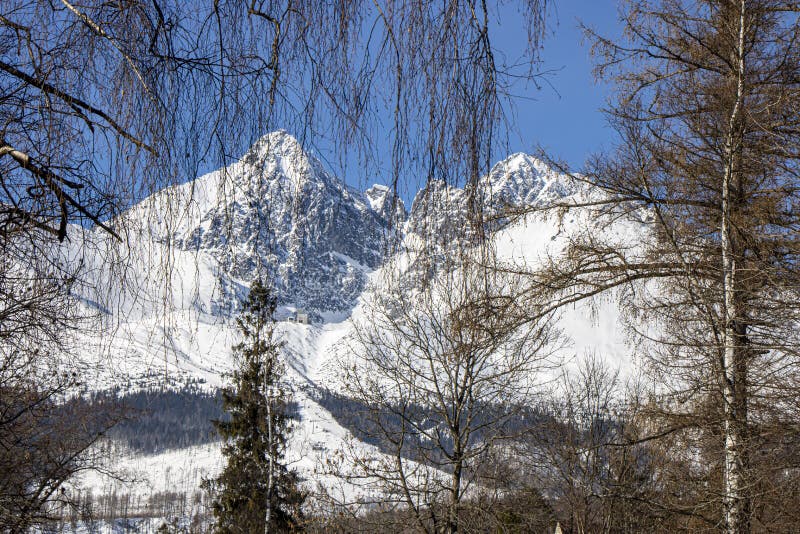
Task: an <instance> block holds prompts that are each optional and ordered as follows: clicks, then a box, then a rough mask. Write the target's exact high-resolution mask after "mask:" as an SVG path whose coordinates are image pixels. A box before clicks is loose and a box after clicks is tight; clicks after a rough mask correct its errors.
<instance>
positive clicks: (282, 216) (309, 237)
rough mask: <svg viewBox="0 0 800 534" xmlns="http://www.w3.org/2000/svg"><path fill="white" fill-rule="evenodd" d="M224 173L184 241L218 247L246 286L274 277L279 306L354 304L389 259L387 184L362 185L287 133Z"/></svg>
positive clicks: (319, 308) (225, 266)
mask: <svg viewBox="0 0 800 534" xmlns="http://www.w3.org/2000/svg"><path fill="white" fill-rule="evenodd" d="M220 172H221V173H226V174H227V176H225V177H224V178H223V177H222V176H221V175H220V176H218V177H216V179H215V180H208V181H209V182H210V183H208V184H204V185H206V186H211V187H215V188H217V191H216V192H215V193H214V194H213V195H207V196H209V198H211V197H213V198H214V199H215V201H214V202H209V205H208V206H204V207H202V208H201V212H202V213H201V215H200V217H199V221H198V222H197V224H195V225H193V226H192V227H190V228H188V229H186V230H185V231H184V232H183V235H181V236H178V237H177V239H176V241H177V242H178V243H179V246H181V247H183V248H185V249H189V250H202V251H206V252H209V253H211V254H212V255H213V256H215V257H216V258H217V259H218V261H219V262H220V267H221V270H222V271H223V272H226V273H228V274H229V275H230V276H231V277H233V278H235V279H238V280H241V281H243V282H249V281H251V280H252V279H254V278H255V277H256V276H257V275H258V274H259V273H261V274H265V273H268V274H269V275H271V276H273V278H274V281H275V284H276V286H277V290H278V296H279V301H280V303H281V304H284V305H292V306H296V307H299V308H304V309H307V310H308V311H309V312H310V313H311V314H312V315H315V316H318V315H319V314H320V313H322V312H326V311H333V312H337V311H345V310H349V309H351V308H352V306H353V305H354V303H355V301H356V298H357V297H358V295H359V294H360V293H361V292H362V291H363V289H364V286H365V284H366V274H367V272H369V271H370V270H372V269H375V268H377V267H379V266H380V264H381V261H382V251H383V250H384V248H385V247H384V246H383V239H384V236H385V234H386V232H387V230H388V228H389V224H390V219H391V216H392V215H391V210H392V201H391V197H390V194H389V190H388V189H387V188H383V187H382V186H377V187H373V188H372V189H370V191H369V192H368V195H366V196H365V195H364V194H362V193H360V192H358V191H355V190H354V189H352V188H350V187H348V186H346V185H345V184H344V183H343V182H341V181H340V180H338V179H336V178H335V177H333V176H331V175H330V174H328V173H327V172H326V171H325V170H324V169H323V167H322V164H321V163H320V162H319V161H318V160H316V159H315V158H313V157H312V156H310V155H308V154H307V153H306V152H305V151H304V150H303V149H302V147H301V146H300V144H299V143H298V142H297V141H296V140H295V139H294V138H293V137H291V136H290V135H289V134H287V133H286V132H282V131H280V132H274V133H272V134H269V135H267V136H265V137H263V138H262V139H260V140H259V141H258V142H257V143H256V144H255V145H253V147H252V148H251V149H250V151H248V153H247V154H246V155H245V156H244V157H243V158H242V159H241V161H239V162H238V163H236V164H233V165H231V166H229V167H228V168H227V169H225V170H224V171H220ZM381 192H382V193H383V194H382V195H381V194H379V193H381ZM395 205H397V204H396V203H395ZM400 209H401V210H402V207H400ZM395 224H396V223H395Z"/></svg>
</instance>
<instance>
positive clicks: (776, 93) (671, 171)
mask: <svg viewBox="0 0 800 534" xmlns="http://www.w3.org/2000/svg"><path fill="white" fill-rule="evenodd" d="M798 13H800V4H798V3H796V2H784V1H773V0H736V1H733V0H731V1H699V2H688V1H687V2H683V1H664V2H661V1H631V2H628V3H627V7H626V9H625V11H624V17H625V18H624V21H625V31H626V33H625V38H624V40H621V41H618V42H614V41H610V40H607V39H603V38H601V37H599V36H596V35H594V34H591V32H590V34H591V36H592V37H593V39H594V41H595V50H596V51H597V53H598V54H599V57H600V62H601V63H600V67H599V68H598V74H599V75H600V76H601V77H602V78H604V79H607V80H611V81H613V82H614V83H615V84H616V99H615V102H614V104H613V105H612V107H611V108H610V110H609V117H610V120H611V122H612V124H613V125H614V126H615V128H616V129H617V131H618V132H619V135H620V137H621V140H620V143H619V145H618V148H617V150H616V151H615V152H614V153H612V154H610V155H607V156H601V157H597V158H595V159H594V160H592V161H591V163H590V165H589V166H588V168H587V169H586V171H585V173H584V174H583V175H581V176H576V178H577V179H579V180H583V181H585V182H588V183H589V184H591V185H592V186H594V187H598V188H600V189H601V190H602V192H603V195H602V197H597V196H595V197H592V199H591V200H590V201H586V202H584V201H574V199H573V200H570V201H567V202H563V203H560V205H557V206H555V208H557V209H564V210H567V211H569V210H572V209H590V210H593V211H594V213H595V214H597V221H598V224H600V225H602V224H603V221H606V223H607V222H608V221H612V220H616V219H619V218H621V217H623V218H624V217H626V216H629V215H635V216H637V217H640V216H641V214H642V213H646V214H648V215H649V216H652V218H653V222H652V224H651V225H650V228H651V229H652V237H651V238H646V239H644V242H642V243H638V244H635V245H633V246H632V245H631V244H630V243H627V244H626V243H622V242H621V241H619V240H615V238H614V237H613V233H612V234H606V233H603V232H602V231H600V230H598V231H597V232H594V233H592V234H585V235H583V236H581V237H580V238H578V239H574V240H573V242H572V243H571V244H570V246H569V247H568V249H567V251H566V253H565V254H564V255H563V257H561V258H559V260H558V261H557V262H554V263H552V264H551V265H549V268H548V269H545V270H542V271H539V272H537V273H530V277H529V282H530V286H529V289H530V291H531V294H536V295H537V298H538V297H542V296H543V295H545V294H549V295H558V297H557V299H556V303H557V305H562V304H564V303H568V302H574V301H576V300H580V299H583V298H588V297H590V296H592V295H596V294H599V293H601V292H604V291H607V290H609V289H611V288H615V287H616V288H624V289H623V291H626V294H627V296H628V297H629V298H627V299H625V301H624V302H625V305H626V306H628V307H629V309H630V310H631V313H633V314H636V315H637V320H638V321H640V322H639V324H645V325H647V326H646V327H645V328H636V327H634V329H633V330H635V331H636V330H638V331H636V332H635V333H636V334H637V335H638V337H639V339H640V340H645V341H647V342H648V343H647V347H648V348H647V354H646V356H648V358H647V361H648V364H649V367H650V369H651V371H653V377H654V380H656V381H657V386H656V387H655V390H656V393H657V395H658V397H659V405H660V406H661V409H662V415H664V417H663V418H660V419H659V421H660V422H661V424H660V426H659V427H658V428H657V429H652V430H653V436H661V437H663V436H665V435H671V436H672V437H674V434H680V435H682V436H683V438H684V441H683V443H684V444H688V443H689V442H690V441H692V437H695V436H697V435H698V434H696V433H697V432H700V433H701V434H702V435H704V436H705V439H706V440H709V441H706V443H707V444H709V445H711V444H712V443H713V446H712V447H711V448H712V449H715V450H717V451H718V453H719V454H717V455H709V456H703V457H702V460H697V458H696V459H695V461H699V462H700V464H701V465H700V466H699V467H700V468H701V469H706V470H707V471H708V472H710V471H714V470H718V473H720V474H721V475H720V476H719V477H716V478H715V479H714V480H711V479H705V481H704V482H703V483H702V484H705V488H706V491H705V493H704V496H703V497H702V499H703V500H704V501H705V503H706V505H707V506H704V507H699V506H695V508H694V511H696V512H697V515H698V516H701V517H702V520H704V521H706V522H707V523H708V524H711V525H720V526H721V528H722V529H723V530H725V531H727V532H731V533H734V532H749V531H750V528H751V524H752V523H751V522H752V521H755V524H759V525H768V524H769V521H770V518H769V517H767V516H765V515H764V514H763V513H762V512H761V511H760V506H759V505H755V504H754V503H756V502H758V501H759V499H760V498H762V497H763V496H765V495H766V494H764V493H762V488H763V487H764V483H765V481H769V482H770V484H781V483H782V481H783V482H787V483H788V481H790V480H792V479H793V475H791V474H790V473H793V469H794V467H793V466H792V465H791V464H790V463H786V464H783V465H780V466H779V465H777V464H776V465H773V467H772V469H770V470H768V471H760V470H759V469H755V466H754V464H753V461H754V458H756V457H759V456H760V455H762V454H767V451H768V450H769V449H770V448H771V446H770V445H768V444H769V443H774V439H775V438H774V436H775V432H777V433H778V435H780V436H781V438H779V441H781V440H790V441H793V440H794V439H795V436H796V431H795V429H796V413H797V412H796V410H795V409H794V400H793V399H794V398H795V396H796V393H797V385H798V382H797V373H798V370H799V369H800V367H798V364H799V363H800V362H799V361H798V336H797V332H798V329H797V324H798V311H799V310H798V305H797V303H798V290H800V287H798V281H799V280H800V277H799V276H798V270H797V260H798V241H797V235H798V233H797V231H798V222H800V221H799V220H798V209H797V202H798V192H799V191H800V189H798V185H799V184H798V163H800V153H798V150H797V147H798V146H800V138H799V136H800V129H798V115H797V113H798V109H800V100H798V98H800V86H799V85H798V80H800V70H798V69H800V61H799V60H800V45H798V39H797V37H798V32H800V22H799V21H798ZM609 235H611V236H612V237H609ZM628 290H632V291H628ZM632 324H634V323H633V322H632ZM667 416H668V417H667ZM769 436H773V437H769ZM677 442H681V440H680V439H678V441H677ZM687 446H688V445H687ZM787 487H788V486H787ZM696 504H697V503H696V502H695V505H696ZM701 508H703V511H702V512H700V511H699V510H700V509H701ZM712 510H713V511H712ZM681 512H682V513H691V509H689V508H684V509H682V510H681ZM753 514H756V515H753Z"/></svg>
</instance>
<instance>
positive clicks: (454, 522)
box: [343, 263, 555, 532]
mask: <svg viewBox="0 0 800 534" xmlns="http://www.w3.org/2000/svg"><path fill="white" fill-rule="evenodd" d="M389 272H390V273H391V269H390V270H389ZM387 276H391V277H396V278H394V279H393V280H391V283H389V284H388V285H382V286H381V288H382V290H381V292H380V293H373V294H371V296H370V300H369V303H368V304H366V305H365V309H364V310H363V311H362V313H363V315H362V316H361V317H362V318H361V319H360V320H357V323H356V330H355V332H356V333H355V339H354V341H355V342H354V344H353V348H352V354H349V355H348V357H347V358H346V359H345V360H343V363H344V372H345V373H346V374H345V380H344V384H345V386H344V387H345V393H346V394H347V395H348V396H350V397H351V398H353V399H356V400H357V401H358V402H359V403H360V405H361V406H363V409H362V410H360V411H359V412H358V413H357V414H354V416H353V425H354V426H355V428H356V429H357V431H358V433H360V434H362V435H363V437H366V438H367V440H368V441H370V442H372V443H375V444H376V445H377V446H378V447H379V448H381V449H382V451H383V453H384V454H383V455H377V456H374V457H371V458H367V457H365V454H366V453H364V452H363V450H362V449H360V448H357V449H354V450H353V451H349V452H351V453H352V454H351V456H352V457H351V458H349V461H348V462H346V464H345V465H346V466H350V465H352V466H354V467H352V469H353V471H352V472H347V471H345V472H344V473H343V476H345V477H346V478H347V479H348V480H350V481H351V482H356V483H364V484H365V485H367V486H368V487H370V488H372V489H374V490H377V491H378V494H379V495H382V496H381V497H379V498H380V500H381V501H382V506H384V507H387V506H389V507H392V506H397V505H399V506H400V508H401V509H404V510H405V511H406V512H407V513H409V514H410V515H411V517H412V518H413V521H414V523H415V525H416V527H415V528H416V529H417V530H419V531H422V532H457V531H459V529H460V521H461V520H463V518H464V517H466V516H465V514H466V515H469V512H468V510H469V509H470V506H471V504H470V503H472V504H476V503H478V502H482V505H484V506H485V505H487V503H486V502H485V500H481V499H479V497H482V498H484V499H485V498H486V497H487V495H488V496H489V497H490V500H491V498H494V499H497V498H498V497H499V496H500V494H501V493H500V492H499V489H500V488H499V487H498V486H497V481H496V480H493V478H494V475H496V474H497V473H496V472H495V467H496V466H495V464H494V463H493V462H494V459H496V458H497V457H498V456H499V455H501V453H502V450H503V447H504V444H507V440H509V439H510V438H511V437H512V436H513V435H515V434H516V433H518V431H519V428H518V427H515V425H514V422H515V417H516V416H518V415H519V413H520V410H521V409H522V408H523V407H524V406H525V403H526V402H528V401H529V400H530V396H531V394H532V392H533V391H534V389H535V386H536V379H537V371H538V370H539V369H541V368H542V367H543V366H544V365H546V362H547V357H548V356H549V354H550V352H549V350H550V349H551V346H550V343H551V342H552V341H553V340H554V338H555V336H554V335H553V332H552V331H551V330H550V329H549V327H548V326H547V324H546V322H544V321H543V322H542V323H540V324H539V326H538V327H537V328H536V329H535V330H531V331H530V332H529V333H528V335H526V336H524V337H523V338H522V339H515V338H514V337H513V336H512V332H511V331H510V330H508V329H506V328H505V326H504V324H505V322H506V319H505V317H506V313H509V314H511V315H513V314H514V311H513V310H512V308H513V307H514V303H513V301H511V300H508V299H507V298H506V295H505V294H504V293H503V292H504V290H505V287H504V285H503V284H502V283H500V280H499V279H497V278H492V275H491V273H490V272H488V271H486V270H485V269H483V268H481V267H477V266H475V265H469V264H466V263H462V264H461V265H460V266H459V268H458V269H450V270H441V271H439V272H438V273H437V274H436V275H435V276H434V277H433V279H432V280H430V281H429V283H428V285H427V286H426V287H424V288H423V289H420V288H416V289H414V288H412V287H409V286H408V283H409V281H410V280H411V278H408V277H405V276H402V275H398V274H396V272H395V273H394V274H388V275H387ZM385 287H388V288H389V289H388V290H386V289H384V288H385ZM493 306H501V307H502V309H499V308H497V309H495V308H493ZM346 469H350V468H349V467H346ZM495 502H497V501H496V500H495ZM487 516H488V514H487Z"/></svg>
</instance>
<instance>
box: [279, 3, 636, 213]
mask: <svg viewBox="0 0 800 534" xmlns="http://www.w3.org/2000/svg"><path fill="white" fill-rule="evenodd" d="M550 1H551V5H552V7H550V8H548V9H549V10H550V12H549V18H548V27H547V37H546V39H545V42H544V48H543V50H542V52H541V57H542V64H541V66H540V69H539V70H540V72H541V73H543V78H542V81H540V83H539V87H538V88H537V87H535V86H534V85H533V84H532V83H530V82H528V83H527V84H522V83H518V84H517V85H516V86H515V87H512V88H511V92H512V93H513V94H514V95H515V99H514V100H515V102H514V106H515V112H516V115H515V116H514V117H513V118H512V121H513V122H515V123H516V124H515V126H516V132H512V133H511V135H510V136H509V150H508V153H507V154H500V153H497V154H495V157H494V158H493V159H494V160H495V161H494V162H497V161H501V160H503V159H505V158H506V157H507V156H509V155H511V154H513V153H516V152H525V153H535V152H536V151H537V150H538V149H539V148H541V149H544V150H545V151H546V152H547V154H548V155H549V156H551V157H553V158H555V159H557V160H563V161H564V162H565V163H566V164H567V165H569V167H570V169H572V170H576V171H577V170H580V169H581V167H582V166H583V164H584V162H585V161H586V158H587V157H589V156H590V155H591V154H592V153H594V152H597V151H599V150H601V149H605V148H610V147H611V146H612V143H613V140H614V138H615V136H616V134H615V133H614V131H613V129H612V128H611V127H610V126H609V125H608V124H607V121H606V118H605V116H604V115H603V113H602V112H601V108H603V107H604V106H605V105H606V103H607V101H608V99H609V97H610V95H611V91H610V87H608V86H607V85H605V84H601V83H598V82H596V81H595V80H594V76H593V74H592V69H593V68H594V60H593V59H592V58H591V55H590V43H588V42H585V39H584V35H583V32H582V30H581V29H580V27H579V25H580V24H581V23H583V24H585V25H587V26H589V27H591V28H592V29H594V30H596V31H597V32H598V33H599V34H600V35H603V36H609V37H618V36H620V35H621V33H622V26H621V22H620V20H619V6H620V2H619V1H618V0H588V1H587V0H550ZM497 10H498V12H499V13H498V14H499V19H498V21H497V25H496V28H495V29H496V30H498V31H495V33H494V36H493V38H494V39H495V41H494V43H495V46H496V47H497V48H498V49H499V50H500V51H501V52H502V53H503V54H504V55H505V56H506V57H505V59H506V61H507V62H513V60H514V59H515V58H519V57H521V56H522V54H523V53H524V52H525V47H526V44H527V39H526V36H525V35H524V31H523V28H522V27H521V25H520V24H519V21H518V20H515V17H516V18H518V17H521V16H522V15H521V14H520V13H519V7H518V6H517V5H516V4H514V3H507V4H506V5H504V6H501V7H498V8H497ZM289 133H291V134H292V135H295V134H296V132H292V131H291V130H289ZM384 144H385V146H386V150H385V154H386V158H387V159H388V158H389V156H388V154H390V152H391V148H390V144H389V141H388V134H387V140H385V141H384ZM306 149H307V150H308V151H309V152H310V153H311V154H313V155H314V156H316V157H318V158H319V159H320V160H322V162H323V164H324V166H325V167H326V168H327V169H328V170H329V171H331V172H332V173H333V174H334V175H335V176H338V177H340V178H341V179H343V180H344V181H345V182H346V183H347V184H348V185H350V186H352V187H354V188H356V189H358V190H361V191H364V190H366V189H367V188H368V187H370V186H371V185H373V184H374V183H383V184H385V183H386V181H385V180H381V179H380V178H370V177H368V176H364V171H363V169H360V168H359V166H358V164H357V163H354V162H355V158H354V157H353V158H350V160H349V161H347V162H345V168H342V167H341V165H340V164H339V159H338V157H337V155H336V154H335V152H334V149H333V148H332V147H331V146H329V145H326V144H325V141H324V140H323V141H322V142H321V143H319V142H318V143H315V146H308V147H306ZM377 174H379V175H380V174H381V173H380V172H378V173H377ZM403 185H404V186H405V187H404V188H401V190H400V191H399V193H400V196H401V197H402V198H403V200H404V201H405V202H407V203H408V202H410V201H411V200H413V198H414V196H415V194H416V192H417V191H416V188H415V187H414V185H416V186H419V185H420V184H403ZM408 185H411V188H409V187H408ZM409 205H410V204H409Z"/></svg>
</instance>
